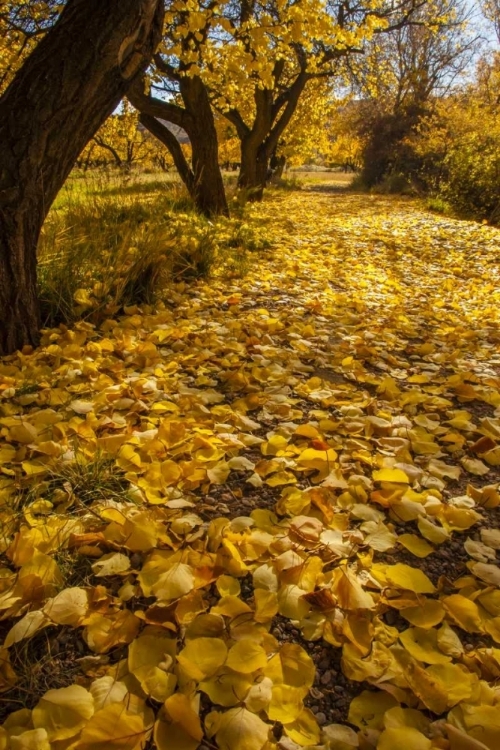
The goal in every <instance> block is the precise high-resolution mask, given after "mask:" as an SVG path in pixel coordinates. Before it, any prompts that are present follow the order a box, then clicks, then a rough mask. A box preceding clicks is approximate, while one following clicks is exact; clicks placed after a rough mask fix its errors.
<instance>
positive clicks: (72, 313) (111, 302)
mask: <svg viewBox="0 0 500 750" xmlns="http://www.w3.org/2000/svg"><path fill="white" fill-rule="evenodd" d="M79 182H80V181H79ZM108 188H109V186H108V187H106V188H104V190H103V191H102V192H100V193H98V194H95V193H93V192H92V190H88V189H85V188H83V187H82V186H81V185H80V186H79V188H78V191H77V192H75V193H74V194H71V193H70V195H71V198H70V200H67V201H66V204H65V207H63V208H58V209H56V210H54V211H52V212H51V214H50V215H49V217H48V219H47V222H46V225H45V227H44V229H43V232H42V237H41V241H40V245H39V270H38V279H39V294H40V299H41V306H42V316H43V324H44V325H45V326H48V327H51V326H55V325H59V324H60V323H72V322H74V321H75V320H78V319H84V320H88V321H89V322H91V323H93V324H95V325H99V324H100V323H101V322H102V321H103V320H105V319H106V318H108V317H110V316H113V315H115V314H117V313H118V312H119V311H120V310H121V309H122V308H124V307H126V306H129V305H136V304H139V305H140V304H146V303H147V304H151V303H153V302H154V301H155V299H156V298H157V297H158V296H161V294H162V293H163V292H164V291H165V288H166V286H167V285H168V283H169V282H170V281H175V280H179V279H196V278H200V277H206V276H208V275H209V274H210V273H211V272H212V271H213V269H214V268H215V267H221V268H223V267H227V268H228V270H229V271H230V272H231V273H234V272H238V271H239V272H244V269H245V266H246V254H247V253H248V252H249V251H250V252H252V251H256V250H260V249H264V248H265V247H267V242H266V240H265V237H264V234H263V230H262V228H257V226H256V224H255V223H249V222H248V221H246V219H245V209H242V211H241V212H239V214H238V216H236V217H235V218H233V219H228V218H225V217H220V218H217V219H213V220H208V219H206V218H205V217H203V216H200V215H199V214H196V213H195V212H194V211H193V209H192V204H191V202H190V201H189V199H187V198H186V197H185V196H184V195H182V194H179V189H178V186H173V188H172V189H168V190H167V189H166V188H164V189H163V191H162V192H153V193H151V194H149V195H148V194H147V193H145V192H143V191H141V193H140V195H137V194H134V193H133V191H130V190H129V191H128V192H127V193H123V192H118V193H117V194H115V192H114V191H113V192H111V193H110V191H109V189H108ZM152 188H153V191H156V190H157V183H154V184H153V186H152ZM59 205H61V204H59ZM63 205H64V204H63Z"/></svg>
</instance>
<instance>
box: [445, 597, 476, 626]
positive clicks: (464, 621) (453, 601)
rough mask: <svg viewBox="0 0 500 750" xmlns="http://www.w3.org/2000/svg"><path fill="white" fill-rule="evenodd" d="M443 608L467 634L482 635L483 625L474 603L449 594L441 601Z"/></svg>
mask: <svg viewBox="0 0 500 750" xmlns="http://www.w3.org/2000/svg"><path fill="white" fill-rule="evenodd" d="M442 602H443V607H444V608H445V610H446V612H447V614H448V615H449V616H450V617H451V618H452V620H453V621H454V622H455V623H456V624H457V625H458V626H459V627H460V628H462V629H463V630H465V631H466V632H468V633H482V632H483V625H482V622H481V616H480V614H479V609H478V606H477V604H476V603H475V602H473V601H471V600H470V599H467V598H466V597H465V596H462V594H451V596H445V597H444V598H443V599H442Z"/></svg>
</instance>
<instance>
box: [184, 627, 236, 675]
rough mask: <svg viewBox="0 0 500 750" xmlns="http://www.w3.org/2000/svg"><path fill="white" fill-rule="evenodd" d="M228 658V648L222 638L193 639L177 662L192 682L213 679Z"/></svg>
mask: <svg viewBox="0 0 500 750" xmlns="http://www.w3.org/2000/svg"><path fill="white" fill-rule="evenodd" d="M226 658H227V646H226V644H225V643H224V641H223V640H221V639H220V638H193V640H192V641H188V642H187V644H186V646H185V647H184V648H183V649H182V651H181V652H180V653H179V654H178V656H177V661H178V662H179V664H180V665H181V667H182V668H183V670H184V671H185V673H186V674H187V676H188V677H189V678H190V679H192V680H197V681H201V680H204V679H206V678H207V677H211V676H212V675H213V674H215V672H216V671H217V670H218V669H219V667H222V665H223V664H224V663H225V661H226Z"/></svg>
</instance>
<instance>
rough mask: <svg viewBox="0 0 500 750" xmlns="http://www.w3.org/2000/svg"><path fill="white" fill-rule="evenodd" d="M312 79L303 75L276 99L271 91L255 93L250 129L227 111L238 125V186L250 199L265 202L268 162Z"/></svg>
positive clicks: (265, 90)
mask: <svg viewBox="0 0 500 750" xmlns="http://www.w3.org/2000/svg"><path fill="white" fill-rule="evenodd" d="M308 80H309V74H307V73H306V72H305V71H302V72H300V73H299V74H298V75H297V77H296V78H295V80H294V82H293V83H292V84H291V85H290V86H289V88H288V89H286V90H285V91H284V92H283V93H282V94H281V95H280V96H279V97H278V98H277V99H273V92H272V91H271V90H268V89H256V91H255V117H254V121H253V123H252V127H251V128H250V127H248V125H246V124H245V122H244V121H243V118H242V117H241V115H240V113H239V112H238V111H237V110H230V111H229V112H224V113H223V114H224V116H225V117H226V118H227V119H228V120H229V121H230V122H232V123H233V125H235V127H236V129H237V131H238V135H239V137H240V142H241V169H240V174H239V177H238V186H239V187H240V188H243V189H244V190H246V191H247V193H248V197H249V199H250V200H254V201H259V200H261V199H262V196H263V193H264V188H265V186H266V183H267V181H268V177H269V161H270V159H271V156H272V154H273V152H274V151H275V150H276V148H277V146H278V142H279V139H280V138H281V136H282V135H283V132H284V131H285V129H286V127H287V126H288V124H289V122H290V120H291V119H292V116H293V114H294V112H295V110H296V109H297V104H298V102H299V98H300V96H301V94H302V92H303V91H304V88H305V86H306V84H307V81H308Z"/></svg>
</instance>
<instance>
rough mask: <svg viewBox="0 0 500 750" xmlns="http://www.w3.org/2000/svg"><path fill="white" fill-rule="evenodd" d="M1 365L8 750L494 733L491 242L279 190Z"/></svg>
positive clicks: (380, 743) (499, 395)
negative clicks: (237, 230)
mask: <svg viewBox="0 0 500 750" xmlns="http://www.w3.org/2000/svg"><path fill="white" fill-rule="evenodd" d="M248 220H249V221H250V222H255V223H261V222H264V221H265V222H267V227H268V229H267V232H268V235H269V239H270V240H271V242H272V245H273V250H272V252H270V253H267V254H263V255H259V257H258V258H257V260H256V261H255V263H254V264H253V265H252V267H251V269H250V271H249V273H248V274H247V275H246V276H245V278H243V279H239V278H229V279H228V278H223V277H222V276H221V277H219V278H216V279H213V280H211V281H210V282H208V283H203V284H198V285H194V286H193V285H191V286H188V285H185V284H177V285H175V286H174V287H172V289H171V290H169V296H168V299H167V300H166V301H165V303H163V304H159V305H157V306H156V308H154V309H153V308H151V307H147V306H144V307H141V308H139V307H136V308H127V309H126V310H125V312H124V314H123V315H122V316H121V317H119V318H118V319H116V320H109V321H106V322H105V323H104V324H103V325H102V326H101V327H100V329H99V330H95V329H94V328H93V327H92V326H91V325H89V324H87V323H80V324H77V325H75V326H74V328H72V329H66V328H64V327H61V328H60V329H57V330H48V331H46V332H45V333H44V336H43V341H42V345H41V346H40V348H39V349H37V350H36V351H34V352H31V351H29V350H26V351H25V352H23V353H19V354H17V355H15V356H12V357H9V358H5V359H4V360H3V362H2V363H1V364H0V436H1V442H0V459H1V461H0V463H1V468H0V500H1V510H0V512H1V518H2V524H1V538H0V544H1V553H2V567H1V568H0V613H1V614H0V618H1V626H2V628H1V629H2V633H3V642H2V646H1V649H0V690H1V691H2V694H3V703H4V705H5V711H4V723H3V724H2V726H1V727H0V747H1V748H11V749H12V750H21V748H22V749H23V750H24V749H26V750H29V749H30V748H35V747H36V748H39V749H41V750H51V749H54V750H70V749H71V750H100V749H101V748H104V747H106V748H109V747H113V748H117V750H121V749H122V748H123V749H124V750H138V749H139V748H145V747H146V745H148V743H150V745H149V746H151V742H152V743H153V746H154V747H156V748H158V750H164V749H165V750H166V748H171V749H172V750H195V748H197V747H202V748H219V749H220V750H273V749H276V750H277V749H278V748H279V750H297V748H301V747H311V748H323V749H324V750H334V749H335V750H337V749H339V750H346V749H349V748H356V747H360V748H362V750H370V748H380V749H381V750H397V749H398V748H400V747H402V746H403V745H404V746H405V747H406V748H408V750H421V749H422V750H423V749H425V750H427V749H430V748H436V749H438V748H439V749H441V750H447V749H448V748H449V750H484V748H489V749H490V750H495V749H496V748H497V747H498V745H499V743H500V719H499V717H500V713H499V711H498V704H499V702H500V691H499V688H498V681H499V677H500V573H499V567H498V551H499V549H500V532H499V531H498V527H499V523H498V521H499V518H500V515H499V513H500V512H499V510H498V508H499V506H500V495H499V479H500V477H499V468H498V467H499V466H500V354H499V346H498V345H499V342H500V334H499V328H498V317H499V313H498V309H499V306H498V303H499V301H500V291H499V285H498V280H499V263H498V241H499V239H500V232H499V231H498V230H494V229H492V228H490V227H487V226H484V225H478V224H474V223H468V222H458V221H454V220H451V219H443V218H436V217H435V216H432V215H430V214H428V213H426V212H424V211H423V210H421V209H420V208H419V207H418V205H417V204H416V203H413V202H410V201H406V200H401V199H393V198H371V197H370V198H367V197H366V196H355V195H349V196H344V195H335V196H334V195H329V194H327V193H323V194H319V193H315V192H312V191H311V192H309V191H308V192H306V191H303V192H301V193H292V194H285V195H279V194H275V195H274V196H273V197H272V198H270V199H269V200H268V201H267V202H266V203H264V204H262V205H259V206H255V207H251V209H250V210H249V219H248Z"/></svg>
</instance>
